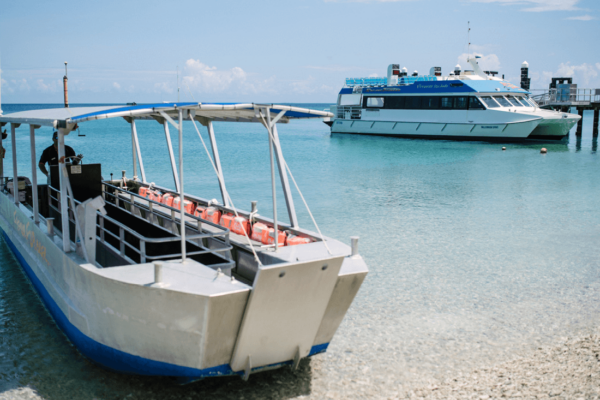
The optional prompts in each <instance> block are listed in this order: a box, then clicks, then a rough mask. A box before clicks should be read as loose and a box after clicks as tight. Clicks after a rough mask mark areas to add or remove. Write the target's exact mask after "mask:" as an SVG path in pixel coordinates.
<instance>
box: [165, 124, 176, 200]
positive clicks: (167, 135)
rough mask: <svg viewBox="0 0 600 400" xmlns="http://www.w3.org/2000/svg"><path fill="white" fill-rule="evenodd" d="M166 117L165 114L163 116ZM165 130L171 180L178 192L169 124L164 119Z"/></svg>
mask: <svg viewBox="0 0 600 400" xmlns="http://www.w3.org/2000/svg"><path fill="white" fill-rule="evenodd" d="M165 115H166V114H165ZM163 127H164V128H165V138H167V147H168V149H169V159H170V160H171V170H173V180H174V181H175V189H177V191H178V192H179V177H178V176H177V166H176V165H175V155H174V154H173V145H172V144H171V134H170V133H169V123H168V122H167V120H166V119H165V120H164V121H163Z"/></svg>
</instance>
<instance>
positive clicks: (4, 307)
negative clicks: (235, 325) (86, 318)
mask: <svg viewBox="0 0 600 400" xmlns="http://www.w3.org/2000/svg"><path fill="white" fill-rule="evenodd" d="M0 258H1V259H2V260H3V262H2V263H0V272H1V276H2V280H0V332H2V335H0V354H1V357H0V399H3V398H4V396H8V398H11V397H12V396H14V395H16V394H17V393H19V392H22V391H33V392H35V393H36V394H37V395H38V396H40V397H41V398H44V399H48V400H54V399H65V398H78V399H92V398H128V399H149V398H157V399H169V398H173V399H175V398H207V399H211V398H215V399H216V398H218V399H227V398H231V399H240V398H246V399H252V398H278V399H287V398H294V397H298V396H303V395H309V394H310V393H311V381H312V367H311V362H312V360H311V359H310V358H307V359H303V360H302V361H301V362H300V364H299V366H298V369H297V370H296V371H292V370H291V368H289V367H284V368H280V369H277V370H272V371H265V372H261V373H257V374H252V376H251V377H250V379H249V380H248V381H247V382H244V381H243V380H242V379H241V378H240V377H239V376H229V377H223V378H213V379H204V380H200V381H196V382H192V383H188V384H185V385H181V384H180V382H179V381H178V380H176V379H174V378H166V377H153V376H137V375H124V374H121V373H116V372H113V371H110V370H107V369H104V368H103V367H101V366H99V365H98V364H95V363H93V362H91V361H89V360H88V359H87V358H85V357H84V356H82V355H81V354H80V353H79V352H78V351H77V349H76V348H75V347H74V346H73V345H71V344H70V342H69V341H68V339H67V338H66V337H65V336H64V335H63V334H61V331H60V330H59V329H58V327H57V326H56V324H55V323H54V321H53V319H52V317H51V316H50V315H49V314H48V312H46V310H45V308H44V306H43V305H42V302H41V301H40V299H39V298H38V296H37V294H36V293H35V290H34V288H33V287H32V285H31V284H30V283H29V281H28V279H27V277H26V276H25V274H24V272H23V271H22V269H21V268H20V266H19V265H18V261H17V260H16V259H15V257H14V256H13V254H11V252H10V249H9V248H8V246H7V244H6V242H5V241H4V239H3V238H0ZM16 315H19V316H20V317H19V318H15V316H16ZM17 338H18V340H17Z"/></svg>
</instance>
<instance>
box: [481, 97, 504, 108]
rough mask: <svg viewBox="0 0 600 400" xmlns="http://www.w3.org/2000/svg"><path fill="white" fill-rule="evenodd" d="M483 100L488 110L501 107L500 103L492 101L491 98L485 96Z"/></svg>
mask: <svg viewBox="0 0 600 400" xmlns="http://www.w3.org/2000/svg"><path fill="white" fill-rule="evenodd" d="M481 100H483V102H484V103H485V104H486V105H487V106H488V108H498V107H500V105H499V104H498V103H496V101H495V100H494V99H492V97H491V96H483V97H482V98H481Z"/></svg>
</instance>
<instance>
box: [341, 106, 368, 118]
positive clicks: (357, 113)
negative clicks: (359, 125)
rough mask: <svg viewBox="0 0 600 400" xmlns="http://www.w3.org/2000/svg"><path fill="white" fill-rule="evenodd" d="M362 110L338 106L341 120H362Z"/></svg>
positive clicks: (354, 107)
mask: <svg viewBox="0 0 600 400" xmlns="http://www.w3.org/2000/svg"><path fill="white" fill-rule="evenodd" d="M361 113H362V109H361V108H360V107H356V106H338V108H337V117H338V118H339V119H360V118H361Z"/></svg>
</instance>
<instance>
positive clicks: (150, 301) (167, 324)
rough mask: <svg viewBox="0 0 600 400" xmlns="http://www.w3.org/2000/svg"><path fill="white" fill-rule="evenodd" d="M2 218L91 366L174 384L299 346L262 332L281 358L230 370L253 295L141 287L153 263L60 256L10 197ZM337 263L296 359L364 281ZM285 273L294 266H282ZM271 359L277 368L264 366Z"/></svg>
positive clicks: (241, 288)
mask: <svg viewBox="0 0 600 400" xmlns="http://www.w3.org/2000/svg"><path fill="white" fill-rule="evenodd" d="M0 211H1V212H0V228H1V230H2V234H3V237H4V238H5V240H6V242H7V243H8V245H9V247H10V248H11V250H12V251H13V252H14V254H15V256H16V257H17V259H18V261H19V263H20V265H21V266H22V268H23V270H24V271H25V273H26V275H27V276H28V278H29V279H30V281H31V283H32V284H33V286H34V288H35V289H36V291H37V293H38V294H39V296H40V298H41V299H42V301H43V303H44V305H45V306H46V308H47V310H48V311H49V313H50V314H51V315H52V317H53V318H54V320H55V321H56V324H57V325H58V327H59V328H60V329H61V330H62V331H63V332H64V333H65V334H66V336H67V337H68V338H69V340H70V341H71V342H72V343H73V344H74V345H75V346H76V348H77V349H78V350H79V351H80V352H81V353H82V354H83V355H84V356H86V357H88V358H89V359H91V360H93V361H94V362H96V363H98V364H100V365H102V366H104V367H106V368H109V369H112V370H115V371H118V372H122V373H130V374H139V375H155V376H169V377H176V378H179V379H181V380H182V381H184V382H185V381H193V380H196V379H201V378H206V377H215V376H227V375H244V374H245V373H248V372H257V371H261V370H267V369H273V368H278V367H281V366H283V365H289V364H292V363H293V358H294V353H293V352H291V353H290V357H289V358H287V356H285V352H286V351H288V350H287V348H288V347H289V348H290V349H291V348H296V343H293V344H286V343H282V341H281V340H280V339H279V338H274V339H273V342H271V343H270V342H269V335H270V333H269V332H268V331H267V332H263V336H264V339H266V343H267V346H270V345H272V347H273V348H279V350H280V351H279V353H278V354H269V351H265V356H264V357H263V358H264V359H265V360H267V362H264V363H258V362H255V363H253V365H252V367H251V369H250V371H245V370H244V369H240V368H236V369H235V370H234V369H233V368H232V360H233V351H234V349H235V348H236V345H239V343H240V340H241V339H244V338H242V337H240V335H239V331H240V326H241V324H242V320H243V319H244V315H245V312H246V311H247V310H248V309H251V308H252V306H251V304H250V303H249V297H250V293H251V292H252V288H251V287H249V286H247V285H243V284H241V283H239V282H238V283H235V284H234V285H237V287H235V288H233V289H232V290H231V288H227V287H228V285H230V283H231V282H229V277H222V278H219V277H216V278H215V277H214V274H213V275H211V279H213V280H219V279H221V280H222V282H220V285H221V293H216V291H215V290H214V288H213V289H211V290H213V293H212V294H210V295H208V296H204V295H202V294H199V293H193V292H190V291H185V290H183V289H182V288H183V286H182V287H180V288H177V287H170V288H160V287H152V286H151V285H149V284H148V283H151V281H152V279H151V272H152V271H151V265H148V266H147V267H148V268H146V266H145V265H136V266H125V267H123V270H122V271H120V270H119V269H120V268H121V267H115V268H107V269H98V268H96V267H95V266H92V265H91V264H79V263H78V262H77V257H76V256H75V255H74V254H72V253H68V254H65V253H64V252H63V251H62V248H61V244H62V243H61V241H60V239H59V238H58V237H57V236H53V237H50V236H48V234H47V230H46V225H45V224H44V222H43V221H42V222H41V223H40V225H39V226H37V225H35V224H33V222H32V221H31V219H30V215H29V214H30V213H29V212H28V210H27V209H26V208H25V207H24V206H22V205H21V206H16V205H15V204H14V203H13V202H12V199H11V196H7V195H5V194H0ZM340 245H341V244H340ZM338 259H339V262H340V266H339V268H338V269H337V270H336V269H335V268H334V265H333V264H334V262H333V261H332V262H331V263H330V265H332V269H333V270H335V273H336V275H337V276H336V279H334V281H333V283H332V284H331V290H330V292H329V296H330V299H329V302H328V303H327V304H325V305H324V306H323V310H322V311H321V313H320V315H318V318H317V319H319V321H318V323H317V328H318V329H315V332H316V334H315V332H313V333H312V337H310V338H308V340H310V343H311V346H309V348H307V349H306V352H305V353H304V354H302V357H306V356H312V355H314V354H318V353H320V352H323V351H325V350H326V349H327V346H328V344H329V341H330V340H331V338H332V337H333V334H334V333H335V330H337V327H338V326H339V323H341V320H342V318H343V315H344V314H345V312H346V310H347V309H348V307H349V306H350V302H351V301H352V299H353V298H354V295H355V294H356V292H357V291H358V288H359V287H360V284H361V283H362V281H363V279H364V277H365V275H366V273H367V269H366V265H365V264H364V262H363V261H362V259H358V258H356V256H355V257H354V258H351V257H345V258H344V257H341V258H340V257H338ZM346 261H348V262H346ZM342 263H344V264H345V266H343V267H342V266H341V264H342ZM194 267H197V266H194ZM284 268H286V269H287V270H291V268H293V267H292V266H290V265H289V264H285V267H284ZM125 269H127V271H128V272H126V270H125ZM298 270H299V271H300V270H301V269H300V268H299V269H298ZM176 272H177V271H176ZM205 272H206V271H205ZM275 272H276V271H275ZM211 273H214V271H212V272H211ZM141 282H146V284H144V283H141ZM223 285H224V286H223ZM175 286H176V285H175ZM223 288H225V290H222V289H223ZM325 292H326V291H325ZM325 292H323V293H324V294H325V295H327V294H326V293H325ZM267 297H268V293H267ZM348 300H349V301H348ZM255 310H256V307H255ZM259 311H260V310H259ZM267 311H269V310H267ZM250 322H252V321H250ZM288 322H289V321H282V323H288ZM309 335H310V333H309ZM304 339H305V340H306V338H304ZM317 341H320V342H319V343H316V342H317ZM282 347H284V349H283V350H281V348H282ZM240 351H241V350H240ZM282 352H283V354H284V356H282V355H281V353H282ZM288 352H289V351H288ZM243 356H245V354H243ZM273 357H275V358H273ZM286 358H287V359H286ZM273 359H278V361H277V362H268V360H273ZM238 364H239V362H238Z"/></svg>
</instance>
